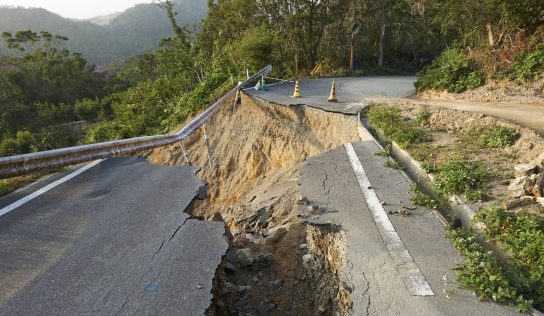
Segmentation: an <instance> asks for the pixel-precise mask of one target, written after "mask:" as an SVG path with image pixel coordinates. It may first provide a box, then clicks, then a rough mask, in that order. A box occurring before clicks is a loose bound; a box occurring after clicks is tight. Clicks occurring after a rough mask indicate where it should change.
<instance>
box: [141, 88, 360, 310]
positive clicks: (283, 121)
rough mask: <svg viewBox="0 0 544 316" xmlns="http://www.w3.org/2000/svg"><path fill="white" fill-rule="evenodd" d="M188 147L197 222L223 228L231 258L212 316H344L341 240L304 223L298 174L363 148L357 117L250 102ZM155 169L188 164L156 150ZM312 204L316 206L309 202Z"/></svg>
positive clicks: (178, 152)
mask: <svg viewBox="0 0 544 316" xmlns="http://www.w3.org/2000/svg"><path fill="white" fill-rule="evenodd" d="M206 130H207V132H208V136H209V140H210V147H211V154H212V157H213V163H212V165H211V167H210V166H209V165H208V151H207V148H206V144H205V140H204V129H203V128H201V129H200V130H199V131H197V132H195V134H193V135H192V136H191V137H189V138H188V139H187V140H185V141H184V142H183V145H184V146H185V149H186V151H187V153H188V155H189V158H190V160H191V163H192V164H194V165H197V166H200V167H201V171H200V172H199V174H198V176H199V177H200V178H202V179H204V180H205V181H207V182H208V183H209V186H208V198H207V199H206V200H204V201H199V202H197V203H196V204H195V205H194V206H193V208H192V210H191V214H192V215H193V216H195V217H198V218H203V219H206V220H222V221H223V222H224V223H225V226H226V228H227V230H228V234H227V235H228V236H227V237H228V238H229V242H230V249H229V250H228V252H227V254H226V255H225V257H224V259H223V262H222V264H221V266H220V267H219V268H218V269H217V271H216V277H215V279H214V290H213V292H214V300H213V304H212V305H211V306H210V309H209V311H208V314H209V315H224V314H237V315H239V314H251V315H254V314H267V315H289V314H293V315H295V314H296V315H345V314H348V313H349V310H350V308H351V300H350V296H349V289H347V288H346V286H345V285H344V284H343V282H342V280H341V277H340V268H341V266H342V264H343V260H344V249H345V244H344V238H343V232H342V231H341V230H340V229H339V228H338V227H312V226H309V225H308V224H306V223H304V222H302V221H301V220H299V218H298V217H297V207H298V204H300V203H301V200H302V201H304V197H301V196H300V193H299V191H298V180H299V177H300V175H299V172H298V167H299V166H300V165H301V164H303V163H304V162H305V161H306V159H307V158H308V157H311V156H314V155H318V154H320V153H323V152H325V151H328V150H331V149H334V148H336V147H338V146H341V145H342V144H344V143H346V142H350V141H354V140H357V139H358V134H357V119H356V117H350V116H344V115H341V114H334V113H327V112H323V111H321V110H317V109H313V108H307V107H304V106H295V107H287V106H282V105H277V104H270V103H266V102H264V101H261V100H254V99H252V98H251V97H249V96H246V95H244V94H242V97H241V103H240V104H234V102H233V101H228V102H227V103H226V104H225V105H224V106H223V107H222V108H221V109H220V110H219V111H218V112H217V113H216V115H215V116H214V117H213V118H212V119H211V120H210V121H209V122H208V123H207V124H206ZM148 159H149V160H150V161H151V162H152V163H156V164H166V165H185V164H186V161H185V158H184V156H183V153H182V149H181V145H180V144H176V145H172V146H169V147H165V148H162V149H158V150H155V151H154V152H152V154H151V155H150V156H149V158H148ZM308 203H311V201H310V202H308Z"/></svg>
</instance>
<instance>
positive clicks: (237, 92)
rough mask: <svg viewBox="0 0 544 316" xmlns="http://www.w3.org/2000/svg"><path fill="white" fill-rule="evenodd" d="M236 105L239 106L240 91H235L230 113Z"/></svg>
mask: <svg viewBox="0 0 544 316" xmlns="http://www.w3.org/2000/svg"><path fill="white" fill-rule="evenodd" d="M236 104H240V90H236V96H234V102H233V103H232V112H234V109H235V108H236Z"/></svg>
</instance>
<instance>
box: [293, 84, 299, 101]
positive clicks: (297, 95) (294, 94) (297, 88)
mask: <svg viewBox="0 0 544 316" xmlns="http://www.w3.org/2000/svg"><path fill="white" fill-rule="evenodd" d="M293 98H300V87H299V86H298V80H297V82H296V83H295V92H294V93H293Z"/></svg>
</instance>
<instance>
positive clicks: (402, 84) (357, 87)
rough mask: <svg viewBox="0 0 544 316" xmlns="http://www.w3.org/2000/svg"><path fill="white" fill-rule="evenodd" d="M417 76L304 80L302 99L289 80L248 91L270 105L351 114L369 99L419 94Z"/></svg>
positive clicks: (246, 91) (301, 90)
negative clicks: (331, 99) (332, 99)
mask: <svg viewBox="0 0 544 316" xmlns="http://www.w3.org/2000/svg"><path fill="white" fill-rule="evenodd" d="M333 80H334V81H336V90H337V91H336V92H337V93H336V94H337V98H338V102H336V103H331V102H328V101H327V99H328V97H329V95H330V92H331V86H332V82H333ZM415 80H416V78H415V77H357V78H336V79H308V80H300V81H299V86H300V95H301V97H300V98H292V97H291V96H292V95H293V92H294V88H295V82H294V81H288V82H283V83H279V84H274V85H269V86H267V91H255V89H254V88H248V89H245V90H244V92H245V93H247V94H249V95H253V96H255V97H258V98H261V99H264V100H266V101H268V102H272V103H277V104H283V105H306V106H311V107H315V108H319V109H322V110H325V111H330V112H337V113H344V114H348V115H353V114H357V112H358V111H359V110H360V109H361V108H363V107H365V106H367V105H368V104H369V103H368V100H376V99H380V98H400V97H408V96H411V95H413V94H414V93H415V88H414V82H415Z"/></svg>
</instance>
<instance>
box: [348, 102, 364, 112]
mask: <svg viewBox="0 0 544 316" xmlns="http://www.w3.org/2000/svg"><path fill="white" fill-rule="evenodd" d="M358 105H359V106H360V105H361V104H360V103H353V104H352V105H350V106H348V107H346V108H345V109H344V111H345V110H347V109H351V108H352V107H354V106H358Z"/></svg>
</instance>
